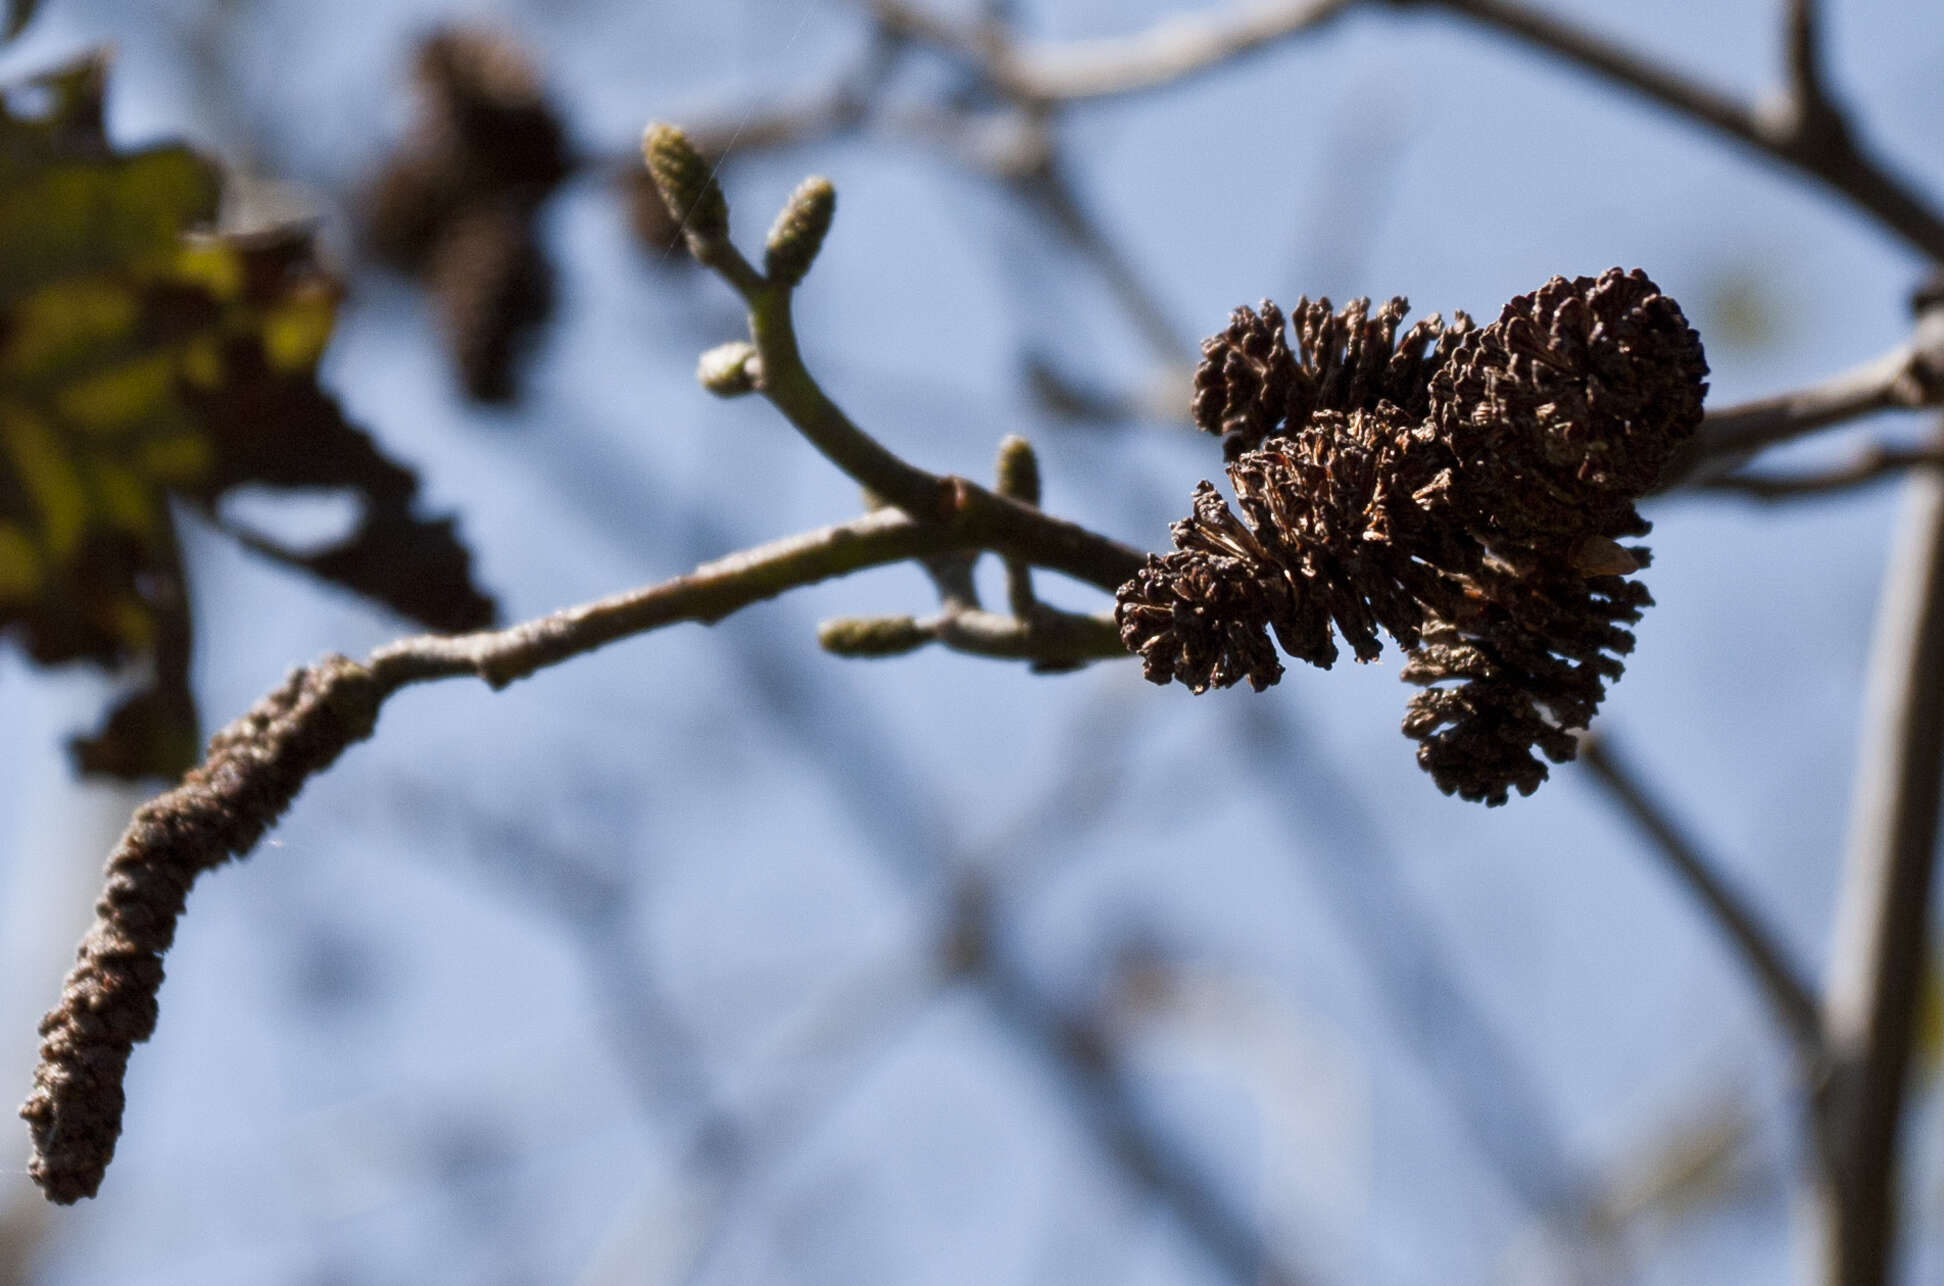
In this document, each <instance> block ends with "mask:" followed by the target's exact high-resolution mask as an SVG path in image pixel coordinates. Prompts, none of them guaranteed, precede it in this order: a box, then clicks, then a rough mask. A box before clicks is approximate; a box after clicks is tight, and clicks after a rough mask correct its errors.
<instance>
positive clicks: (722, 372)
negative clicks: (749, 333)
mask: <svg viewBox="0 0 1944 1286" xmlns="http://www.w3.org/2000/svg"><path fill="white" fill-rule="evenodd" d="M762 368H763V364H762V363H761V362H760V361H758V360H757V358H756V346H755V345H754V344H752V343H750V342H749V341H748V340H745V339H733V340H730V341H729V342H728V343H727V344H717V345H716V346H715V347H714V348H712V349H710V350H709V351H708V352H706V353H704V354H702V360H701V361H700V362H698V363H696V367H695V378H696V379H697V380H699V381H700V382H701V384H702V387H703V388H705V389H707V390H709V392H711V393H713V394H715V395H716V396H717V397H741V396H742V395H743V394H745V393H748V392H750V391H751V390H753V389H754V388H755V387H756V383H757V378H758V376H759V375H760V374H761V372H762Z"/></svg>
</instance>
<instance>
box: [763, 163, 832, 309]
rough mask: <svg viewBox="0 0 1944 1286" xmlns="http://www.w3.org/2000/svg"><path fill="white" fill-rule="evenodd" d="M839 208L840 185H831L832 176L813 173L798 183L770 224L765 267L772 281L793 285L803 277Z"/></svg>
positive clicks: (764, 258)
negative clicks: (774, 220) (830, 177)
mask: <svg viewBox="0 0 1944 1286" xmlns="http://www.w3.org/2000/svg"><path fill="white" fill-rule="evenodd" d="M836 210H837V189H836V188H833V187H831V186H830V180H829V179H826V178H824V177H822V176H821V175H813V176H811V177H810V178H807V179H805V180H804V181H803V182H801V183H799V184H797V188H796V191H794V192H792V193H790V199H789V200H788V201H785V202H784V203H783V209H782V212H781V213H779V214H778V215H777V216H776V222H775V223H774V224H773V225H771V227H770V233H769V246H768V248H767V250H766V252H765V254H764V255H763V271H764V272H766V273H768V274H769V279H770V280H771V281H774V282H776V283H777V284H779V285H784V286H794V285H796V284H797V283H798V282H799V281H802V280H803V277H804V274H805V273H807V272H809V271H810V264H811V262H812V261H814V260H815V259H816V257H817V251H819V250H821V249H822V248H823V240H824V234H825V233H827V232H829V231H830V218H831V215H832V214H834V213H836Z"/></svg>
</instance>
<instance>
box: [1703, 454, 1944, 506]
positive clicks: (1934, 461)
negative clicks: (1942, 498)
mask: <svg viewBox="0 0 1944 1286" xmlns="http://www.w3.org/2000/svg"><path fill="white" fill-rule="evenodd" d="M1926 465H1931V466H1944V448H1939V447H1935V446H1923V447H1892V446H1885V445H1884V444H1882V443H1880V442H1879V443H1874V444H1872V445H1870V446H1868V447H1866V448H1864V449H1863V451H1861V452H1860V453H1858V455H1857V456H1856V458H1855V459H1853V460H1851V461H1850V462H1849V463H1848V464H1842V465H1838V466H1836V467H1835V468H1833V469H1825V470H1823V471H1822V472H1820V473H1797V474H1784V475H1776V474H1749V473H1731V474H1728V475H1726V476H1724V477H1719V478H1704V479H1702V480H1701V481H1699V482H1696V483H1694V484H1693V485H1694V487H1695V488H1696V489H1697V490H1700V491H1714V492H1719V493H1721V494H1724V495H1736V496H1745V497H1747V498H1748V499H1750V500H1761V501H1777V500H1795V499H1799V498H1801V497H1804V496H1826V495H1832V494H1835V493H1838V492H1843V491H1850V490H1854V489H1856V488H1858V487H1863V486H1866V485H1868V484H1869V483H1872V482H1879V481H1881V480H1883V479H1885V478H1889V477H1892V476H1894V475H1895V474H1898V473H1901V472H1903V471H1904V470H1906V469H1915V468H1920V467H1923V466H1926Z"/></svg>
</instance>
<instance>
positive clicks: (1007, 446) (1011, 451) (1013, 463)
mask: <svg viewBox="0 0 1944 1286" xmlns="http://www.w3.org/2000/svg"><path fill="white" fill-rule="evenodd" d="M996 473H997V477H998V485H999V494H1000V495H1002V496H1006V497H1008V498H1009V499H1012V500H1017V501H1019V502H1020V503H1021V504H1025V505H1031V506H1033V507H1034V508H1035V509H1037V508H1039V502H1040V472H1039V456H1038V455H1037V454H1036V453H1035V452H1034V451H1033V444H1032V443H1030V442H1028V441H1027V440H1026V439H1025V438H1022V437H1020V436H1019V435H1018V434H1017V433H1009V434H1007V435H1006V436H1005V437H1004V438H1002V439H1000V442H999V463H998V466H997V468H996Z"/></svg>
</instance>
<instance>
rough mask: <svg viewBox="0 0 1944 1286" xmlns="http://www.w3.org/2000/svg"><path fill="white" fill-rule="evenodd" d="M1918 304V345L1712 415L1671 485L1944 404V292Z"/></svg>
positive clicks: (1928, 292) (1922, 296) (1926, 295)
mask: <svg viewBox="0 0 1944 1286" xmlns="http://www.w3.org/2000/svg"><path fill="white" fill-rule="evenodd" d="M1913 304H1914V311H1915V312H1916V320H1915V323H1914V325H1913V327H1912V330H1911V336H1910V339H1909V340H1907V341H1906V342H1904V343H1902V344H1899V345H1897V347H1895V348H1893V349H1891V350H1890V351H1889V352H1887V353H1885V354H1883V355H1882V356H1881V357H1876V358H1872V359H1871V360H1870V361H1867V362H1865V363H1863V364H1862V365H1861V366H1854V367H1851V368H1850V369H1849V370H1846V371H1843V372H1841V373H1839V374H1836V375H1832V376H1830V377H1829V378H1828V379H1826V380H1822V381H1821V382H1819V383H1816V384H1811V385H1809V386H1808V387H1806V388H1800V389H1793V390H1791V391H1789V392H1787V393H1780V394H1776V395H1774V396H1772V397H1764V398H1757V399H1755V400H1754V401H1752V402H1742V403H1738V404H1737V405H1734V406H1729V407H1723V408H1721V409H1719V410H1711V411H1709V412H1708V415H1707V418H1706V419H1705V420H1703V421H1702V423H1701V431H1700V432H1699V433H1697V434H1696V435H1695V436H1694V439H1693V441H1692V442H1690V443H1689V444H1688V446H1687V448H1686V449H1685V450H1683V451H1682V452H1681V453H1680V454H1679V455H1678V456H1677V457H1675V459H1674V460H1673V461H1672V462H1671V463H1670V464H1669V466H1668V470H1667V478H1668V481H1667V482H1666V483H1665V484H1664V485H1665V486H1667V487H1674V486H1680V485H1690V486H1692V485H1699V484H1703V483H1706V482H1707V481H1708V480H1710V479H1713V478H1717V477H1720V476H1721V475H1723V474H1725V473H1727V472H1728V471H1729V470H1731V469H1735V468H1737V467H1739V466H1740V465H1742V464H1743V463H1745V462H1746V461H1747V460H1748V459H1749V458H1750V457H1751V456H1753V455H1754V454H1755V453H1756V452H1758V451H1761V450H1763V449H1764V448H1767V447H1772V446H1777V445H1779V444H1781V443H1784V442H1789V441H1793V440H1794V439H1796V438H1799V437H1802V436H1804V435H1805V434H1808V433H1812V432H1814V431H1815V430H1817V429H1823V428H1828V427H1831V426H1832V425H1837V424H1843V423H1846V422H1847V421H1850V420H1854V419H1856V418H1858V417H1859V416H1864V415H1869V414H1871V413H1873V412H1876V411H1883V410H1889V409H1892V408H1899V407H1901V408H1906V409H1915V408H1918V407H1924V406H1935V405H1938V404H1939V403H1941V402H1944V292H1941V291H1938V290H1936V289H1933V288H1931V287H1926V288H1924V289H1923V290H1920V291H1918V293H1917V296H1916V298H1915V299H1914V300H1913Z"/></svg>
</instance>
